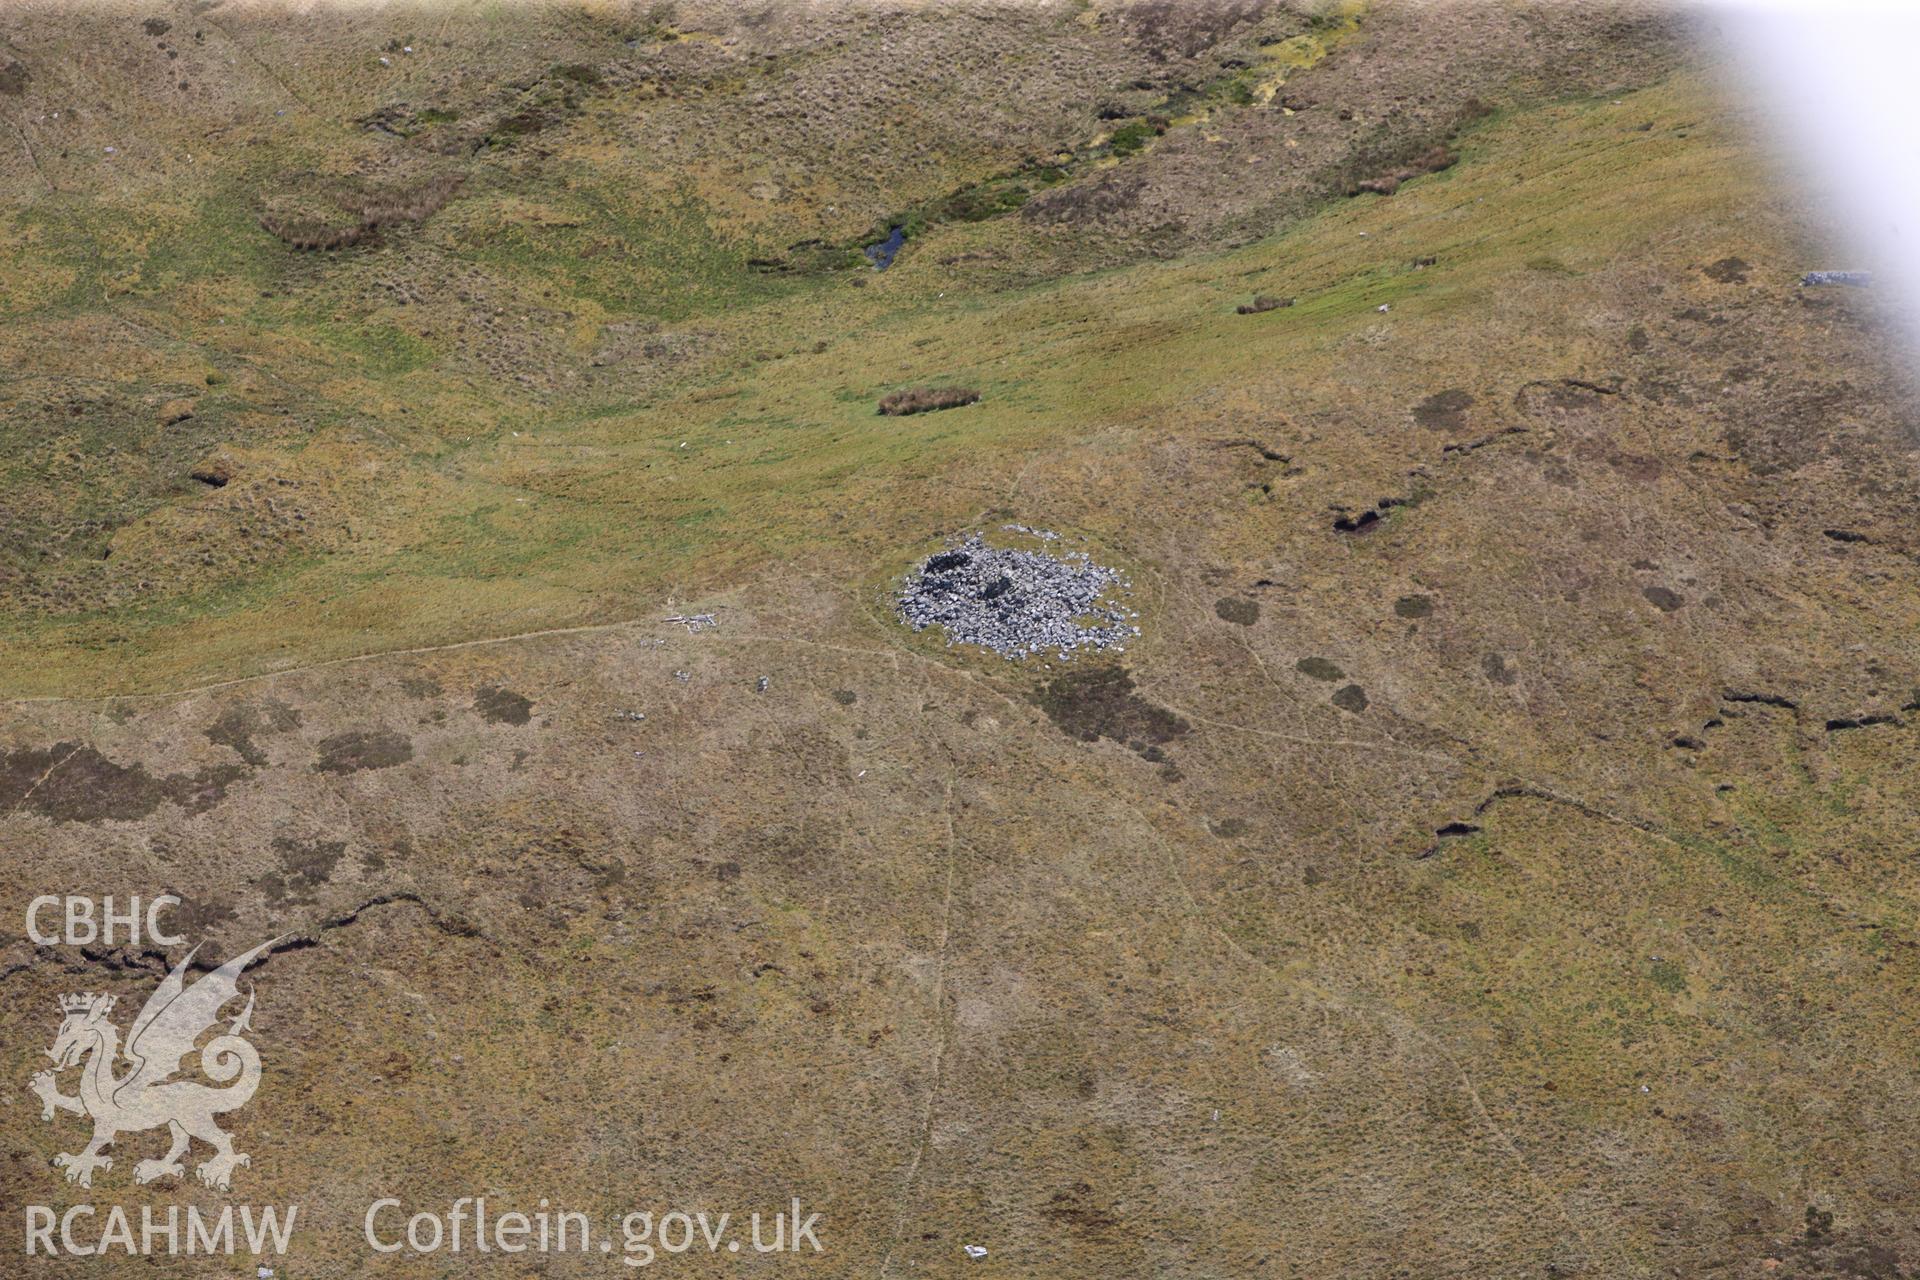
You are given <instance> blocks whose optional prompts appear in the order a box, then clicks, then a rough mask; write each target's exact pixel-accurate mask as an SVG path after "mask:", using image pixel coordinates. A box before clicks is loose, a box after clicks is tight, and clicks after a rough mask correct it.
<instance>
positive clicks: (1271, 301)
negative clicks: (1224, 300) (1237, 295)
mask: <svg viewBox="0 0 1920 1280" xmlns="http://www.w3.org/2000/svg"><path fill="white" fill-rule="evenodd" d="M1292 305H1293V299H1292V298H1276V297H1274V296H1273V295H1272V294H1270V293H1256V294H1254V295H1253V301H1252V302H1243V303H1241V304H1240V305H1239V306H1237V307H1235V308H1234V309H1233V310H1234V313H1235V314H1236V315H1243V316H1257V315H1259V314H1260V313H1261V312H1262V311H1278V310H1279V309H1280V308H1281V307H1290V306H1292Z"/></svg>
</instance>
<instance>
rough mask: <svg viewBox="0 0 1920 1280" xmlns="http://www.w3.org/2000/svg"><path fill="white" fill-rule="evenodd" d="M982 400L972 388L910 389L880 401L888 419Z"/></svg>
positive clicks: (881, 408) (956, 407)
mask: <svg viewBox="0 0 1920 1280" xmlns="http://www.w3.org/2000/svg"><path fill="white" fill-rule="evenodd" d="M979 398H980V393H979V392H978V391H975V390H974V389H973V388H972V387H908V388H907V389H906V390H905V391H896V392H894V393H893V394H892V395H890V396H885V397H883V398H882V399H881V401H880V412H881V413H883V414H885V415H887V416H888V417H893V418H897V417H901V416H903V415H905V414H909V413H927V412H930V411H931V410H934V409H958V408H959V407H960V406H961V405H963V404H972V403H973V402H974V401H975V400H978V399H979Z"/></svg>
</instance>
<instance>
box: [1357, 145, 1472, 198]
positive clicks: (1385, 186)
mask: <svg viewBox="0 0 1920 1280" xmlns="http://www.w3.org/2000/svg"><path fill="white" fill-rule="evenodd" d="M1459 158H1460V157H1459V156H1456V155H1455V154H1454V153H1453V152H1452V151H1451V150H1450V149H1449V148H1448V147H1447V146H1446V144H1445V143H1439V144H1436V145H1434V146H1432V147H1429V148H1427V150H1425V151H1423V152H1421V153H1420V154H1419V155H1417V156H1415V157H1414V158H1413V160H1412V161H1411V162H1410V163H1408V164H1404V165H1402V166H1400V167H1399V168H1398V169H1393V170H1390V171H1388V172H1386V173H1383V174H1381V175H1379V176H1378V177H1375V178H1363V179H1362V180H1360V181H1359V182H1356V183H1354V184H1353V185H1352V186H1350V187H1348V188H1347V194H1348V195H1350V196H1357V195H1359V194H1360V193H1361V192H1362V191H1371V192H1373V193H1374V194H1376V195H1382V196H1390V195H1392V194H1393V193H1394V192H1396V191H1398V190H1399V189H1400V184H1401V183H1403V182H1406V181H1408V180H1409V179H1411V178H1417V177H1419V176H1420V175H1421V174H1423V173H1438V172H1440V171H1441V170H1442V169H1451V168H1452V167H1453V165H1454V162H1455V161H1456V160H1458V159H1459Z"/></svg>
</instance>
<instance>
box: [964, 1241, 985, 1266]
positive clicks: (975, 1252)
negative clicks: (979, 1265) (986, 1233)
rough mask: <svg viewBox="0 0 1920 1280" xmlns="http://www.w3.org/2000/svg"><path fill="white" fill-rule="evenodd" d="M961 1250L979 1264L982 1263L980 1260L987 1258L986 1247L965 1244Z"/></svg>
mask: <svg viewBox="0 0 1920 1280" xmlns="http://www.w3.org/2000/svg"><path fill="white" fill-rule="evenodd" d="M960 1248H961V1249H962V1250H963V1251H964V1252H965V1253H966V1255H967V1256H968V1257H969V1258H972V1259H973V1260H974V1261H975V1262H978V1261H980V1259H982V1258H984V1257H986V1256H987V1250H986V1247H985V1246H984V1245H977V1244H963V1245H961V1246H960Z"/></svg>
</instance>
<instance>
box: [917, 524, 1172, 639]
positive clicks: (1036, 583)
mask: <svg viewBox="0 0 1920 1280" xmlns="http://www.w3.org/2000/svg"><path fill="white" fill-rule="evenodd" d="M1008 527H1009V528H1017V530H1018V532H1021V533H1025V534H1027V535H1029V536H1031V537H1033V538H1035V539H1038V540H1039V541H1041V542H1051V541H1053V540H1055V538H1057V536H1058V535H1053V534H1049V533H1047V532H1046V531H1043V530H1036V529H1027V528H1024V527H1017V526H1008ZM1130 585H1131V584H1130V583H1129V582H1128V581H1127V579H1126V577H1125V576H1124V575H1123V574H1121V573H1120V571H1119V570H1117V569H1109V568H1107V567H1106V566H1105V565H1101V564H1096V563H1094V560H1093V558H1092V557H1091V556H1089V555H1088V554H1087V553H1086V552H1084V551H1067V552H1062V553H1059V554H1055V553H1054V552H1052V551H1050V550H1046V551H1038V550H1035V551H1029V550H1022V549H1019V548H1007V547H994V546H989V545H988V544H987V541H986V539H985V538H983V537H982V536H981V535H980V534H977V533H975V534H970V535H968V536H967V538H966V539H965V540H964V541H962V542H961V543H960V544H959V545H958V546H950V547H949V548H948V549H947V550H945V551H942V552H940V553H938V554H937V555H932V556H929V557H927V559H926V560H924V561H922V562H921V563H920V564H919V565H918V566H917V567H916V568H915V569H914V571H913V572H912V573H910V574H908V575H907V581H906V583H905V585H904V586H902V588H901V590H900V596H899V600H898V604H897V608H898V611H899V615H900V620H901V621H902V622H904V623H906V624H907V625H908V626H910V627H912V628H913V629H914V630H915V631H923V630H925V629H926V628H928V627H932V626H937V627H940V628H942V629H943V630H945V632H946V633H947V643H948V644H950V645H954V644H976V645H979V646H981V647H982V648H986V649H991V650H993V651H994V652H995V653H997V654H999V655H1001V656H1002V657H1004V658H1012V659H1024V658H1028V657H1033V656H1035V655H1039V654H1045V653H1053V654H1057V655H1058V656H1059V657H1060V658H1062V659H1067V658H1071V657H1072V656H1073V654H1074V652H1075V651H1076V650H1079V649H1095V650H1111V651H1113V652H1115V653H1119V652H1123V651H1124V650H1125V642H1126V641H1128V640H1130V639H1132V638H1133V637H1135V636H1137V635H1139V634H1140V628H1139V627H1137V626H1134V625H1133V624H1132V622H1131V621H1130V619H1133V618H1137V617H1139V614H1137V613H1136V612H1134V611H1133V610H1131V609H1128V608H1126V607H1125V606H1124V605H1122V604H1120V603H1118V602H1117V601H1116V600H1115V599H1114V597H1115V596H1116V595H1117V594H1118V593H1120V592H1123V591H1125V590H1126V589H1127V588H1128V587H1129V586H1130Z"/></svg>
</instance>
